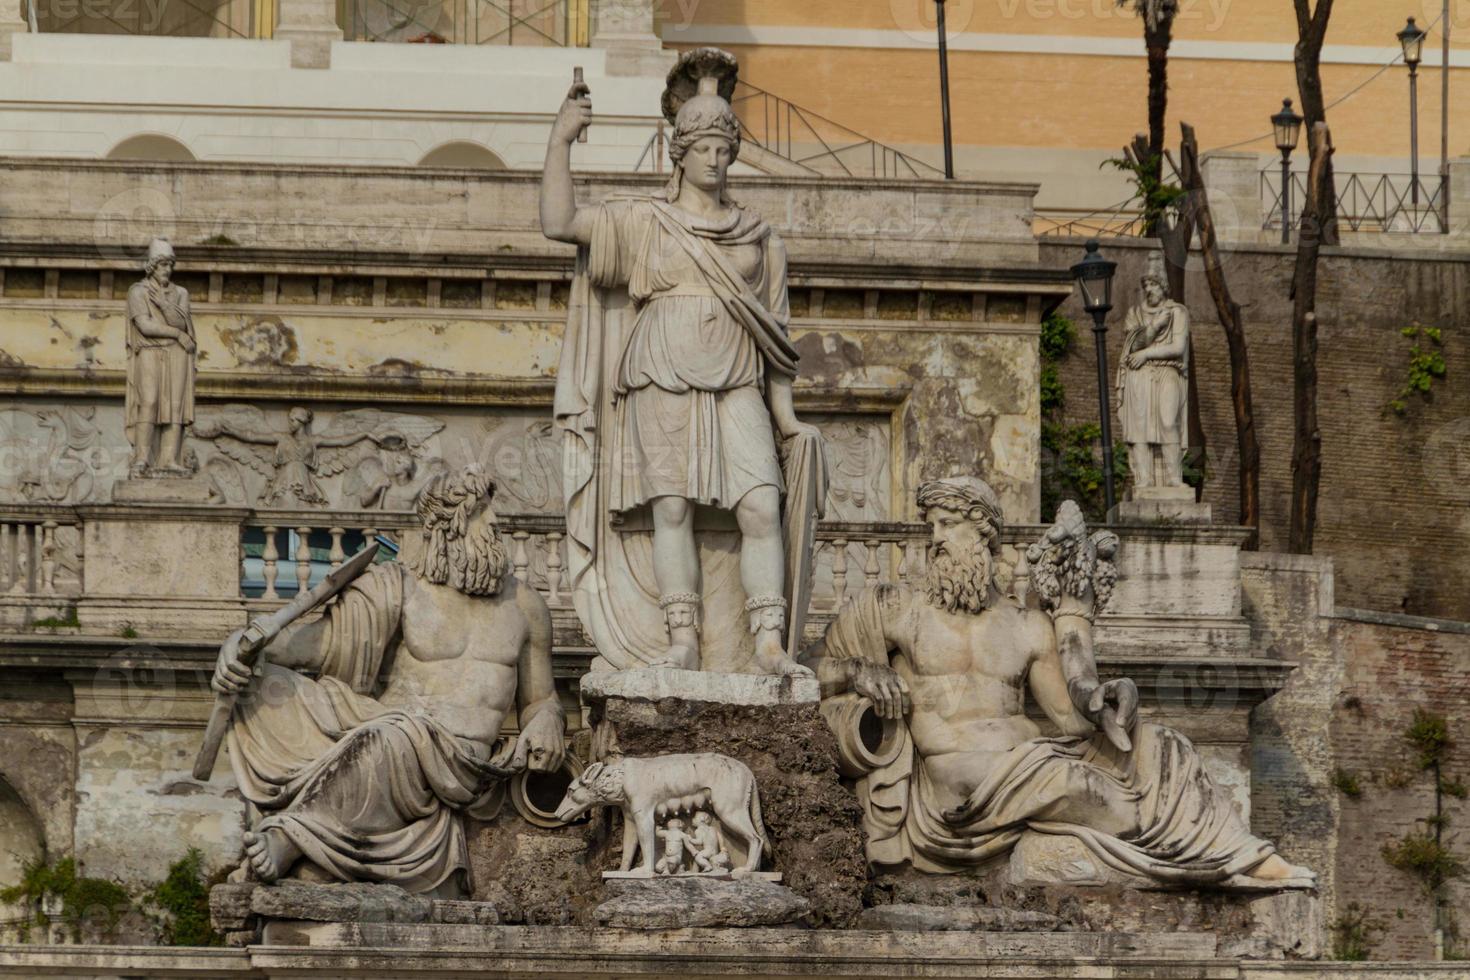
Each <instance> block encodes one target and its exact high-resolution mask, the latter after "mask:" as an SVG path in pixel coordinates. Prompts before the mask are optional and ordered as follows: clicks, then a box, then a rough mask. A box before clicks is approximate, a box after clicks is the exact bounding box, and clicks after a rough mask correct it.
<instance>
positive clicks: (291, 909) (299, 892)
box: [209, 881, 523, 946]
mask: <svg viewBox="0 0 1470 980" xmlns="http://www.w3.org/2000/svg"><path fill="white" fill-rule="evenodd" d="M486 891H487V892H488V893H490V894H492V895H496V896H497V897H496V899H495V900H494V901H452V900H444V899H432V898H425V897H424V896H422V895H410V894H409V893H408V892H406V891H404V890H403V889H402V888H399V887H397V886H396V885H369V884H315V883H311V882H305V881H283V882H279V883H277V884H273V885H262V884H258V883H254V882H243V883H233V882H231V883H226V884H222V885H215V886H214V887H213V888H211V889H210V891H209V918H210V922H211V924H212V925H213V926H214V929H215V931H216V932H218V933H220V934H221V935H223V936H224V937H225V941H226V943H227V944H229V945H231V946H248V945H251V944H252V943H256V942H259V941H260V939H261V936H262V934H263V931H264V930H265V928H266V927H267V926H269V925H270V924H271V923H273V922H319V923H327V922H330V923H338V924H340V923H363V922H371V923H403V924H414V925H417V924H422V923H436V924H447V925H466V926H498V925H502V924H506V923H515V922H520V921H523V917H522V913H521V910H520V906H519V905H518V904H517V903H516V901H515V898H514V897H513V896H511V895H510V894H509V893H508V892H505V891H504V890H503V889H501V888H500V887H499V886H498V885H493V884H492V885H491V886H490V887H488V888H487V889H486Z"/></svg>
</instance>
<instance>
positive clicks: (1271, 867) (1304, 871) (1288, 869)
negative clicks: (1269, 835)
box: [1247, 854, 1317, 881]
mask: <svg viewBox="0 0 1470 980" xmlns="http://www.w3.org/2000/svg"><path fill="white" fill-rule="evenodd" d="M1247 874H1248V875H1249V876H1250V877H1252V878H1255V879H1256V880H1257V881H1291V880H1301V879H1303V878H1310V879H1311V880H1312V881H1316V880H1317V872H1315V871H1313V870H1311V869H1310V868H1303V867H1301V866H1300V865H1295V864H1291V863H1290V862H1288V861H1286V860H1284V859H1283V858H1282V857H1281V855H1279V854H1273V855H1271V856H1270V857H1268V858H1266V860H1264V861H1262V862H1261V863H1260V864H1258V865H1256V866H1255V867H1254V868H1252V869H1251V870H1250V871H1249V872H1247Z"/></svg>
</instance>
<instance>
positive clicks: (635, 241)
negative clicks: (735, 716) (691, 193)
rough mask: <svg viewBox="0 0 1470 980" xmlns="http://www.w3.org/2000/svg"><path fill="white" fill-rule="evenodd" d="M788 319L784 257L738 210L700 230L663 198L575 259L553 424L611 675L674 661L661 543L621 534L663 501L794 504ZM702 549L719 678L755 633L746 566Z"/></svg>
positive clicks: (710, 651)
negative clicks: (753, 498)
mask: <svg viewBox="0 0 1470 980" xmlns="http://www.w3.org/2000/svg"><path fill="white" fill-rule="evenodd" d="M788 315H789V307H788V302H787V292H786V249H785V246H784V245H783V244H782V243H781V241H780V239H779V238H778V237H777V236H776V235H775V234H774V233H773V231H772V230H771V227H770V226H769V225H768V224H766V223H765V221H763V220H762V219H761V218H760V217H759V216H758V215H757V214H755V213H754V212H751V211H748V210H746V209H745V208H743V207H741V206H740V205H738V204H732V205H731V206H730V208H729V210H728V211H727V212H726V213H725V214H724V215H722V216H721V217H720V218H717V219H714V220H705V219H702V218H699V217H697V216H695V215H692V214H690V213H688V212H686V211H684V210H682V209H680V208H678V207H675V206H674V205H673V204H671V203H669V201H668V200H667V199H666V198H665V197H663V196H655V197H652V198H647V197H620V198H612V199H609V200H608V201H606V202H604V203H603V204H601V205H600V206H598V208H597V210H596V214H595V218H594V222H593V229H592V240H591V244H590V245H589V246H587V247H584V248H582V249H581V250H579V252H578V258H577V272H576V276H575V279H574V282H573V290H572V300H571V309H570V311H569V316H568V326H567V336H566V340H565V342H564V344H563V348H562V359H561V366H560V369H559V371H558V376H557V390H556V421H557V425H558V426H559V427H560V428H561V429H562V431H563V432H564V433H565V437H564V438H565V440H566V442H565V452H564V454H563V462H564V474H563V481H564V490H565V496H566V506H567V541H568V561H567V570H568V572H569V575H570V578H571V585H572V589H573V599H574V602H575V603H576V606H577V612H578V614H579V616H580V617H581V620H582V623H583V625H584V626H585V627H586V628H587V630H588V632H589V633H590V634H591V635H592V638H593V640H594V642H595V643H596V645H597V649H598V652H599V653H600V654H601V656H602V657H603V658H604V659H605V660H606V661H608V662H609V665H610V666H612V667H616V668H625V667H632V666H637V665H639V664H640V663H641V662H648V661H650V660H652V659H654V658H656V657H657V656H661V655H662V654H663V652H664V651H665V650H666V649H667V647H668V636H667V633H666V632H665V627H664V617H663V614H662V612H661V611H660V609H659V607H658V598H659V591H658V587H657V584H656V581H655V576H654V574H653V566H652V552H651V537H650V536H649V535H646V534H645V535H641V536H640V535H637V534H624V533H622V531H623V530H624V521H625V520H627V519H629V518H630V517H631V516H632V515H633V513H634V512H635V511H637V510H638V509H639V508H641V507H643V506H644V505H646V504H648V503H649V502H650V501H652V500H654V499H656V498H658V497H661V496H677V497H682V498H684V499H686V500H690V501H693V502H695V503H697V504H703V505H706V506H709V507H714V508H718V509H720V510H724V511H729V510H733V509H734V508H735V506H736V505H737V504H739V502H740V501H741V499H742V498H743V497H745V495H746V494H748V493H749V492H750V491H751V490H753V489H755V488H757V487H761V486H771V487H775V488H777V489H778V490H784V489H785V481H784V479H783V467H782V459H781V456H780V455H779V454H778V449H777V443H776V438H775V433H774V430H773V427H772V420H771V414H770V410H769V408H768V406H767V404H766V399H765V389H766V380H767V378H768V377H769V373H770V372H772V371H776V372H780V373H782V374H785V375H788V376H794V375H795V374H796V361H797V355H796V351H795V349H794V348H793V347H792V345H791V342H790V340H789V339H788V338H787V320H788ZM789 472H790V470H788V471H787V473H789ZM701 548H702V549H704V554H703V555H702V580H703V586H704V623H705V628H704V630H703V634H704V638H705V639H704V649H703V654H704V660H705V663H706V669H710V668H709V664H711V663H719V662H721V658H722V656H723V654H722V652H721V651H722V649H723V645H729V644H730V643H732V642H734V641H738V640H740V639H741V638H743V637H744V636H745V634H746V633H747V632H748V630H747V629H746V628H745V626H744V625H743V624H742V625H737V618H738V616H740V615H742V612H741V608H740V607H741V604H742V603H743V598H742V597H741V596H740V589H739V587H738V561H737V560H736V558H737V556H735V555H734V554H733V553H732V552H731V551H730V549H729V548H724V549H722V551H721V553H719V554H716V553H713V552H711V551H710V549H708V548H707V547H706V545H705V544H704V543H701ZM731 582H734V584H735V587H734V588H733V589H731V588H729V584H730V583H731ZM731 596H734V605H733V607H732V609H725V608H724V606H725V605H726V604H728V603H727V600H728V599H729V598H730V597H731ZM727 614H728V615H727ZM597 666H601V665H597ZM723 669H736V668H732V667H726V668H723Z"/></svg>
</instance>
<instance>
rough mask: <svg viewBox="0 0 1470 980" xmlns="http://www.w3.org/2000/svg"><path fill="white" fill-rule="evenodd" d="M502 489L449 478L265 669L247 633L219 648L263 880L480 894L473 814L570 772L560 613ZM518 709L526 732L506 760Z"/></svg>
mask: <svg viewBox="0 0 1470 980" xmlns="http://www.w3.org/2000/svg"><path fill="white" fill-rule="evenodd" d="M493 492H494V483H493V482H492V481H491V480H490V479H489V478H488V477H487V476H485V475H484V474H482V473H480V472H478V471H476V470H474V469H469V470H465V471H463V472H461V473H459V474H457V475H454V476H451V477H441V478H439V479H437V480H436V481H434V482H433V483H431V484H430V485H429V486H427V487H426V488H425V489H424V491H423V493H422V494H421V495H420V497H419V500H418V515H419V518H420V519H421V520H422V522H423V530H422V535H421V541H419V542H414V544H416V545H417V547H414V548H408V549H406V550H405V553H406V554H408V555H409V558H408V560H407V561H397V562H387V563H383V564H378V565H371V566H368V570H367V571H366V572H365V573H363V574H362V575H361V576H360V577H359V578H357V579H356V580H355V581H353V582H352V583H351V584H350V585H348V586H346V588H345V590H344V591H343V592H341V593H340V594H339V595H338V596H337V597H336V600H335V602H334V604H333V605H330V606H328V607H327V611H326V614H325V615H323V616H322V617H321V618H320V619H317V620H314V621H312V622H304V621H298V622H297V623H294V624H292V625H290V626H287V627H286V628H285V629H284V630H283V631H282V632H281V633H280V634H279V635H277V636H276V637H275V639H273V640H272V641H271V642H270V643H269V644H268V645H266V646H265V648H264V649H263V650H262V651H261V659H262V660H263V661H265V666H264V668H263V669H261V670H259V671H258V672H257V671H252V669H251V668H250V667H248V666H246V665H245V664H243V663H242V662H241V659H240V657H239V655H238V637H239V635H240V634H239V633H237V634H235V635H234V636H232V637H231V639H230V641H227V642H226V643H225V645H224V647H223V648H222V649H221V651H220V655H219V660H218V663H217V666H216V668H215V672H214V680H213V686H214V689H215V690H216V691H217V692H219V693H221V694H225V695H229V694H237V693H238V694H240V697H239V698H238V700H237V701H236V702H235V708H234V713H233V715H232V717H231V722H230V727H229V730H228V733H227V735H226V742H225V744H226V745H227V746H228V747H229V752H230V762H231V765H232V766H233V768H234V773H235V779H236V782H237V784H238V785H239V787H240V792H241V794H242V795H243V796H244V797H245V799H246V800H247V801H248V802H249V803H250V804H251V813H252V817H253V819H252V822H251V826H250V827H249V829H248V831H247V833H246V834H245V851H246V861H245V865H244V866H243V867H244V870H245V871H246V872H247V873H248V874H249V875H251V876H254V877H257V878H260V879H262V880H264V881H274V880H276V879H277V878H282V877H288V876H297V877H305V878H315V879H316V880H326V881H364V882H387V883H390V884H395V885H398V886H400V887H402V888H404V889H406V890H408V891H410V892H415V893H431V894H434V895H437V896H440V897H462V896H465V895H468V894H470V892H471V886H472V882H471V881H470V863H469V852H468V849H467V847H466V844H465V832H464V827H463V822H462V821H463V815H464V814H471V815H473V814H474V813H475V812H476V807H477V804H479V803H483V804H485V805H486V806H487V807H489V806H490V805H491V802H492V801H494V802H495V805H496V806H498V796H497V795H496V794H495V793H494V790H495V789H496V788H497V787H496V783H497V782H498V781H499V780H503V779H505V778H507V777H509V776H511V775H513V774H515V773H517V772H520V771H523V770H525V769H526V768H527V767H529V768H530V769H533V770H536V771H541V772H550V771H555V770H557V769H559V768H560V767H561V765H562V759H563V754H564V734H565V718H564V713H563V710H562V707H561V704H560V702H559V701H558V700H557V696H556V691H555V689H554V688H553V686H552V674H551V614H550V612H549V611H548V609H547V607H546V603H545V602H544V601H543V600H542V598H541V596H540V595H539V594H538V593H537V592H536V591H535V590H534V589H532V588H531V587H529V586H527V585H526V584H524V583H522V582H520V581H518V580H517V579H515V578H514V577H513V576H512V575H511V567H510V560H509V557H508V554H507V552H506V549H505V547H504V545H503V544H502V542H501V540H500V536H499V533H498V531H497V529H496V519H495V513H494V511H493V510H491V508H490V498H491V495H492V494H493ZM307 672H310V673H311V674H314V675H316V676H315V677H314V678H313V677H309V676H307ZM512 707H514V708H515V709H516V714H517V721H518V723H519V729H520V731H519V734H518V735H517V736H516V737H515V738H514V739H513V740H511V741H510V742H509V743H508V744H506V746H505V747H504V748H503V749H502V750H501V751H500V752H499V753H494V752H493V748H494V745H495V743H496V741H497V739H498V738H499V736H500V731H501V726H502V723H503V722H504V721H505V720H506V716H507V714H508V713H509V712H510V710H511V709H512Z"/></svg>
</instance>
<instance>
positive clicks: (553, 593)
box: [546, 531, 562, 606]
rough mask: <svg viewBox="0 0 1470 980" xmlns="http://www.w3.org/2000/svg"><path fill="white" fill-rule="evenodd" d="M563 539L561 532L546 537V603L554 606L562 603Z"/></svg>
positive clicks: (553, 532)
mask: <svg viewBox="0 0 1470 980" xmlns="http://www.w3.org/2000/svg"><path fill="white" fill-rule="evenodd" d="M561 539H562V533H561V532H560V531H552V532H550V533H549V534H547V535H546V591H547V598H546V601H547V602H548V603H550V604H551V605H553V606H554V605H557V604H559V603H560V602H561Z"/></svg>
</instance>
